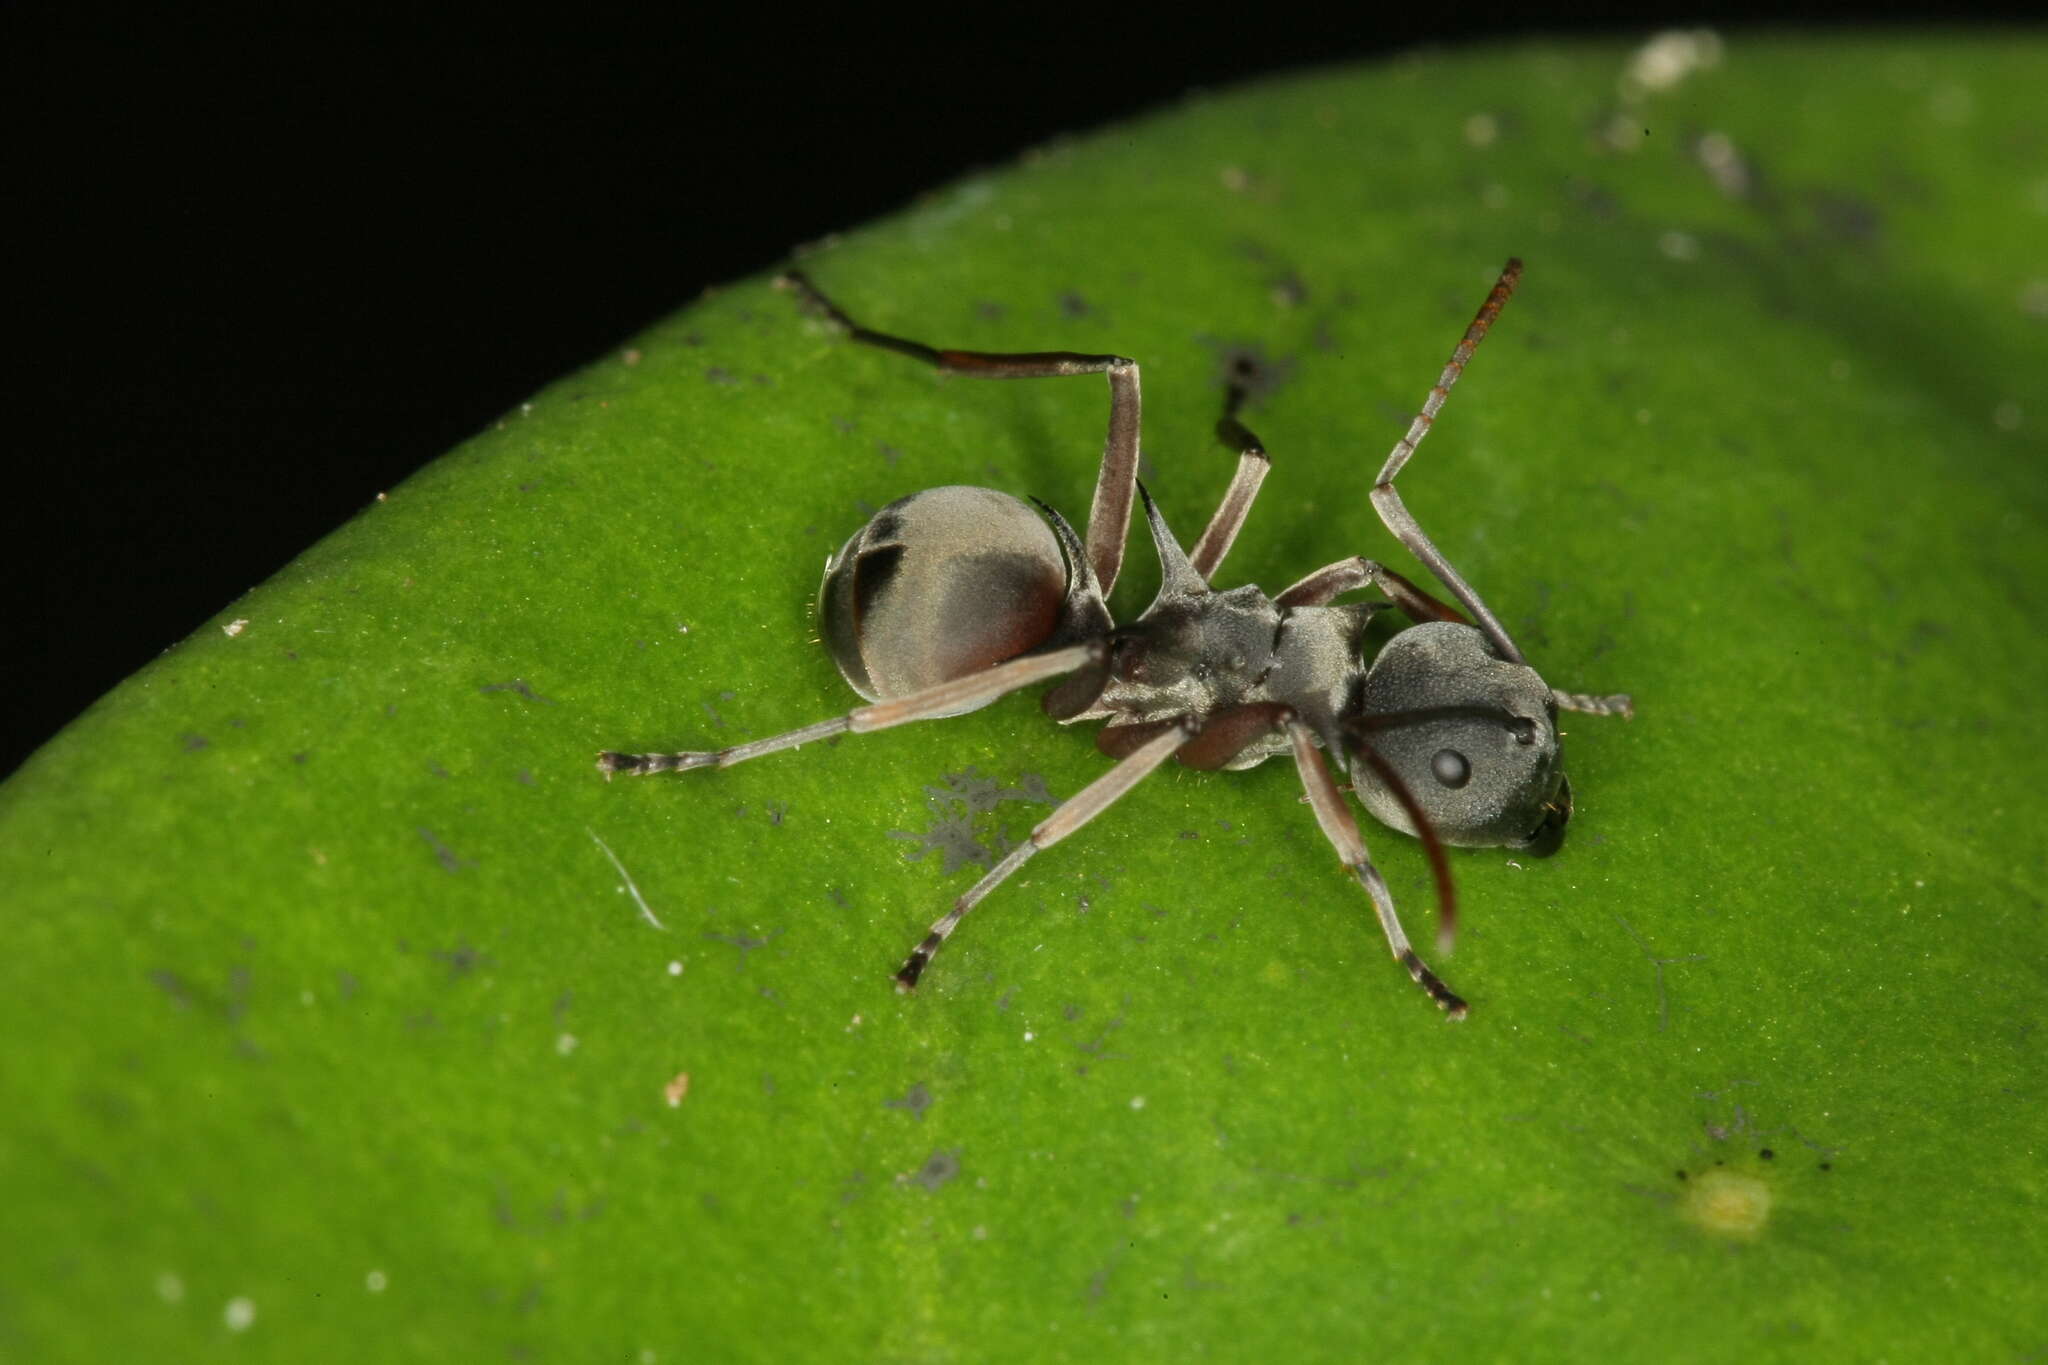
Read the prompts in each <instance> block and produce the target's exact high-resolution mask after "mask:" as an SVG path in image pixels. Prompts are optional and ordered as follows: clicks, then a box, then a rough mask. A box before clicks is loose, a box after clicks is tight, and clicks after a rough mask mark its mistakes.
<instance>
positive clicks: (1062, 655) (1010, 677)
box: [597, 640, 1109, 782]
mask: <svg viewBox="0 0 2048 1365" xmlns="http://www.w3.org/2000/svg"><path fill="white" fill-rule="evenodd" d="M1108 657H1109V646H1108V645H1107V644H1106V643H1104V642H1102V641H1099V640H1098V641H1094V642H1092V643H1089V644H1084V645H1070V646H1068V647H1067V648H1065V649H1055V650H1050V651H1048V652H1046V653H1044V654H1027V655H1025V656H1024V657H1023V658H1021V659H1012V660H1010V661H1009V662H1008V663H1000V664H997V665H996V666H995V667H994V668H985V669H983V670H982V671H981V672H979V673H970V674H968V675H967V676H966V677H964V678H955V679H953V680H952V681H950V682H942V683H937V684H934V685H933V686H931V687H926V688H921V689H919V690H918V691H916V692H912V693H910V694H908V695H907V696H901V697H896V698H894V699H893V700H890V701H880V702H876V703H875V704H874V705H872V706H863V707H859V708H858V709H856V710H853V711H849V712H847V713H846V714H845V715H843V716H834V717H833V718H832V719H830V720H821V721H819V722H817V723H816V724H815V725H806V726H803V727H802V728H801V729H796V730H789V731H785V732H784V733H782V734H779V735H771V736H769V737H768V738H767V739H757V740H753V741H751V742H749V743H746V744H735V745H732V746H731V747H729V748H724V749H706V750H700V751H697V752H692V753H679V754H620V753H612V752H610V751H609V750H608V751H606V752H604V753H601V754H599V755H598V756H597V770H598V771H599V772H601V773H603V774H604V777H605V781H607V782H609V781H611V778H612V774H613V773H627V774H629V775H631V776H634V777H644V776H645V775H647V774H648V773H666V772H688V771H689V770H690V769H692V768H730V767H731V766H732V765H733V764H735V763H744V762H746V761H747V760H748V759H750V758H759V757H761V756H762V755H763V754H772V753H776V752H778V751H780V750H783V749H794V748H796V747H797V746H798V745H800V744H809V743H811V742H812V741H813V740H819V739H830V738H831V737H832V736H834V735H843V734H856V735H864V734H867V733H868V732H870V731H872V730H886V729H888V728H889V727H891V726H894V725H906V724H908V723H909V722H911V721H914V720H935V719H941V718H944V717H946V716H956V715H959V714H960V713H962V712H964V711H971V710H973V709H975V708H976V707H979V706H986V705H987V704H988V703H990V702H992V701H994V700H995V699H996V698H997V697H1000V696H1002V695H1004V694H1005V693H1008V692H1015V691H1016V690H1017V689H1018V688H1020V687H1029V686H1030V685H1031V684H1033V683H1035V682H1042V681H1044V680H1045V679H1047V678H1053V677H1058V676H1059V675H1060V674H1062V673H1071V672H1073V671H1074V670H1075V669H1077V668H1085V667H1087V666H1088V665H1090V664H1095V665H1098V666H1099V665H1101V664H1102V663H1104V662H1105V661H1106V660H1107V659H1108Z"/></svg>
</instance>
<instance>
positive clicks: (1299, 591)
mask: <svg viewBox="0 0 2048 1365" xmlns="http://www.w3.org/2000/svg"><path fill="white" fill-rule="evenodd" d="M1360 588H1378V589H1379V590H1380V591H1381V592H1383V593H1385V594H1386V596H1387V600H1388V601H1390V602H1392V603H1393V604H1394V605H1395V606H1396V607H1398V608H1400V610H1401V614H1402V615H1403V616H1406V617H1407V618H1408V619H1409V620H1411V621H1416V622H1421V621H1457V622H1461V623H1463V622H1465V616H1464V613H1462V612H1460V611H1459V610H1458V609H1457V608H1456V607H1454V606H1452V605H1451V604H1450V603H1448V602H1439V601H1438V600H1437V599H1436V598H1434V597H1431V596H1430V595H1429V594H1428V593H1426V592H1424V591H1423V590H1422V589H1421V588H1418V587H1416V586H1415V585H1414V584H1413V583H1411V582H1409V581H1408V580H1407V579H1406V578H1404V577H1402V576H1401V575H1400V574H1397V573H1395V572H1394V571H1393V570H1392V569H1390V568H1388V567H1387V566H1386V565H1384V564H1382V563H1380V562H1379V561H1378V560H1374V559H1365V558H1362V557H1361V558H1355V559H1341V560H1339V561H1337V562H1336V563H1335V564H1331V565H1329V566H1327V567H1325V568H1321V569H1317V570H1316V571H1315V572H1314V573H1312V574H1310V575H1309V576H1308V577H1306V578H1304V579H1302V580H1301V581H1300V582H1299V583H1296V584H1295V585H1294V586H1292V587H1290V588H1289V589H1287V591H1285V592H1283V593H1281V594H1280V595H1279V596H1278V597H1276V598H1274V599H1273V601H1274V602H1275V603H1276V604H1278V605H1279V606H1283V607H1320V606H1325V605H1327V604H1328V603H1330V602H1331V601H1334V600H1335V599H1336V598H1339V597H1342V596H1343V595H1344V594H1345V593H1347V592H1356V591H1358V590H1359V589H1360Z"/></svg>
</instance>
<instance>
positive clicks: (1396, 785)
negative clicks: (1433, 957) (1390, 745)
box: [1351, 735, 1458, 970]
mask: <svg viewBox="0 0 2048 1365" xmlns="http://www.w3.org/2000/svg"><path fill="white" fill-rule="evenodd" d="M1351 740H1352V744H1353V746H1354V747H1353V749H1352V752H1353V753H1354V754H1356V755H1357V756H1358V757H1359V758H1362V759H1364V760H1365V765H1366V766H1367V767H1368V768H1371V769H1372V770H1373V774H1374V775H1375V776H1376V777H1378V778H1379V779H1380V781H1382V782H1384V783H1386V784H1387V790H1388V791H1390V792H1392V793H1393V794H1394V799H1395V800H1396V801H1399V802H1400V803H1401V809H1403V810H1405V811H1407V812H1408V818H1409V819H1410V820H1412V821H1413V822H1414V823H1415V837H1416V838H1418V839H1420V840H1422V851H1423V853H1424V854H1426V855H1427V856H1428V858H1429V870H1430V873H1431V875H1433V876H1434V877H1435V878H1436V950H1437V951H1438V952H1439V953H1442V954H1443V955H1444V956H1446V957H1448V956H1450V953H1451V947H1452V945H1453V944H1454V943H1455V942H1456V940H1457V937H1458V888H1457V884H1456V883H1455V882H1453V881H1452V879H1451V860H1450V858H1448V857H1447V856H1445V854H1444V841H1443V840H1442V839H1439V838H1438V837H1437V834H1436V826H1435V825H1432V824H1431V823H1430V822H1429V817H1428V816H1427V815H1425V814H1424V813H1423V810H1422V803H1421V802H1419V801H1417V800H1416V799H1415V793H1413V792H1411V791H1409V790H1408V784H1407V783H1406V782H1403V781H1402V780H1401V775H1400V774H1399V773H1397V772H1395V771H1394V765H1393V764H1391V763H1389V762H1387V760H1385V759H1384V758H1381V757H1380V755H1379V751H1378V750H1376V749H1374V748H1373V747H1372V745H1371V744H1369V743H1367V742H1366V741H1365V740H1364V739H1363V738H1361V737H1359V736H1357V735H1353V736H1352V737H1351ZM1411 970H1412V969H1411Z"/></svg>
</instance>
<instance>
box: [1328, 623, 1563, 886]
mask: <svg viewBox="0 0 2048 1365" xmlns="http://www.w3.org/2000/svg"><path fill="white" fill-rule="evenodd" d="M1345 729H1346V736H1345V737H1346V739H1347V740H1349V741H1351V742H1353V743H1354V744H1356V745H1358V746H1361V747H1365V748H1369V749H1370V750H1371V751H1372V753H1374V754H1375V755H1377V756H1378V758H1379V759H1380V760H1381V761H1382V764H1383V765H1384V769H1385V770H1387V771H1390V772H1391V773H1392V774H1393V775H1394V776H1395V777H1396V778H1398V780H1399V783H1400V785H1401V786H1404V787H1406V788H1407V794H1408V796H1410V797H1411V798H1412V803H1413V805H1414V806H1415V807H1417V808H1419V809H1420V811H1421V813H1422V814H1423V815H1424V816H1425V817H1427V819H1428V822H1429V824H1430V825H1431V826H1432V827H1433V828H1434V829H1435V831H1436V833H1437V836H1438V837H1439V838H1441V839H1442V840H1443V841H1444V842H1445V843H1447V844H1463V845H1467V846H1475V847H1492V846H1506V847H1509V848H1516V849H1521V850H1524V851H1526V852H1529V853H1532V854H1534V855H1536V856H1538V857H1546V856H1548V855H1550V854H1552V853H1555V852H1556V851H1557V850H1558V848H1559V846H1560V845H1562V844H1563V842H1564V826H1565V822H1566V821H1567V820H1569V819H1570V818H1571V811H1572V803H1571V786H1570V784H1569V783H1567V782H1566V781H1565V778H1564V767H1563V762H1562V756H1561V754H1560V752H1559V749H1558V742H1557V707H1556V703H1555V702H1554V701H1553V700H1552V699H1551V694H1550V688H1549V687H1548V686H1547V685H1546V684H1545V683H1544V681H1543V679H1542V678H1540V677H1538V676H1537V675H1536V670H1535V669H1533V668H1530V667H1529V666H1528V665H1527V664H1520V663H1509V662H1507V661H1506V660H1504V659H1502V658H1501V657H1500V656H1499V655H1497V654H1496V653H1494V651H1493V650H1492V649H1491V648H1490V647H1489V646H1488V644H1487V640H1486V637H1485V636H1484V635H1483V634H1481V633H1480V632H1479V631H1478V630H1477V629H1476V628H1474V627H1472V626H1467V625H1462V624H1458V623H1455V622H1449V621H1431V622H1428V623H1426V624H1423V625H1418V626H1413V627H1410V628H1409V629H1407V630H1404V631H1402V632H1401V633H1400V634H1398V635H1396V636H1394V638H1393V639H1391V640H1389V641H1388V642H1387V643H1386V645H1385V646H1384V647H1383V648H1382V649H1381V650H1380V652H1379V654H1378V656H1377V657H1376V658H1375V659H1374V660H1373V663H1372V668H1371V670H1370V671H1369V672H1368V673H1367V674H1366V677H1365V680H1364V683H1363V687H1362V691H1361V696H1360V701H1359V704H1358V706H1357V707H1356V709H1355V710H1354V711H1353V712H1352V714H1351V716H1350V718H1349V719H1348V720H1347V722H1346V725H1345ZM1380 769H1381V764H1372V765H1366V764H1359V765H1356V766H1355V768H1354V774H1355V779H1356V784H1357V789H1358V794H1359V798H1360V800H1362V801H1363V802H1364V803H1365V806H1366V809H1368V810H1370V811H1371V812H1372V813H1373V814H1374V815H1375V816H1377V817H1378V818H1379V819H1380V820H1382V821H1384V822H1386V823H1387V824H1389V825H1392V826H1393V827H1394V828H1396V829H1399V830H1405V831H1407V832H1408V833H1411V834H1414V833H1418V830H1417V829H1416V821H1415V820H1414V819H1413V818H1412V815H1411V812H1410V809H1409V805H1410V803H1409V802H1405V801H1403V800H1401V799H1400V795H1399V794H1398V793H1396V792H1395V791H1393V790H1392V786H1393V784H1391V783H1389V782H1388V781H1386V779H1385V773H1384V772H1382V771H1380ZM1374 779H1378V780H1374Z"/></svg>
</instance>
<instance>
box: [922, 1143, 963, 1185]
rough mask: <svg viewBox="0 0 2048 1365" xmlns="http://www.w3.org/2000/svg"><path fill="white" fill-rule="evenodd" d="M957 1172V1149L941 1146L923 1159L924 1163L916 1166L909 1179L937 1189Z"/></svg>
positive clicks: (958, 1166) (958, 1155)
mask: <svg viewBox="0 0 2048 1365" xmlns="http://www.w3.org/2000/svg"><path fill="white" fill-rule="evenodd" d="M959 1174H960V1152H959V1150H958V1149H957V1148H941V1149H939V1150H938V1151H936V1152H933V1153H932V1154H931V1155H930V1156H928V1157H926V1158H925V1159H924V1165H922V1166H920V1167H918V1168H917V1171H916V1173H915V1174H914V1175H912V1176H911V1177H910V1180H911V1183H912V1184H916V1185H922V1186H924V1187H925V1188H926V1189H927V1190H937V1189H938V1188H939V1187H940V1186H942V1185H944V1184H946V1183H947V1182H948V1181H950V1180H952V1179H953V1178H954V1177H955V1176H957V1175H959Z"/></svg>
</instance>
